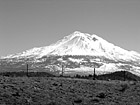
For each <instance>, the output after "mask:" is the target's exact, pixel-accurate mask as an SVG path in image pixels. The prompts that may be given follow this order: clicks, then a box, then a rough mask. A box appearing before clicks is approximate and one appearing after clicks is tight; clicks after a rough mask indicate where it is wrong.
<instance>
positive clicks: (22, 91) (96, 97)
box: [0, 76, 140, 105]
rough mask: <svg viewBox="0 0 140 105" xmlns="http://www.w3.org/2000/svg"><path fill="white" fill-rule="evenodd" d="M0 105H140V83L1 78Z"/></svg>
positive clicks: (23, 77)
mask: <svg viewBox="0 0 140 105" xmlns="http://www.w3.org/2000/svg"><path fill="white" fill-rule="evenodd" d="M0 105H140V82H139V81H120V80H112V81H105V80H92V79H80V78H64V77H26V76H22V77H8V76H0Z"/></svg>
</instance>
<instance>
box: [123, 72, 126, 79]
mask: <svg viewBox="0 0 140 105" xmlns="http://www.w3.org/2000/svg"><path fill="white" fill-rule="evenodd" d="M123 76H124V81H125V79H126V77H125V70H124V71H123Z"/></svg>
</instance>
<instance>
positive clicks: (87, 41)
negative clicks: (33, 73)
mask: <svg viewBox="0 0 140 105" xmlns="http://www.w3.org/2000/svg"><path fill="white" fill-rule="evenodd" d="M62 56H63V57H64V56H65V58H66V59H65V61H66V62H67V65H72V63H73V65H75V66H74V67H70V66H69V67H66V69H65V70H66V71H78V72H81V71H84V72H89V73H92V72H91V71H93V67H91V65H92V63H98V64H99V65H100V66H99V67H98V68H97V70H98V71H99V72H100V73H106V72H113V71H117V70H123V69H125V70H126V68H127V70H129V71H131V72H132V73H135V74H137V75H140V70H139V69H140V67H139V64H140V54H139V53H137V52H135V51H127V50H124V49H122V48H120V47H118V46H115V45H114V44H111V43H109V42H108V41H106V40H104V39H102V38H101V37H99V36H97V35H95V34H93V35H90V34H88V33H81V32H79V31H76V32H74V33H72V34H70V35H68V36H66V37H64V38H63V39H61V40H59V41H57V42H56V43H54V44H51V45H50V46H45V47H39V48H33V49H30V50H27V51H25V52H22V53H18V54H12V55H8V56H6V57H2V59H1V60H2V61H5V62H6V61H7V62H10V64H11V62H22V65H23V64H24V63H23V62H25V61H26V60H27V59H29V61H30V62H34V64H36V65H37V66H36V65H33V63H32V67H34V68H36V67H42V68H49V69H50V65H51V67H52V65H53V67H55V69H58V70H59V69H61V67H60V60H59V59H60V58H61V57H62ZM50 57H53V62H54V63H52V62H50V61H52V58H51V59H50ZM48 59H49V60H50V61H49V60H48ZM2 61H1V62H2ZM46 61H47V62H50V63H47V64H44V63H45V62H46ZM63 61H64V60H63ZM38 62H40V65H39V64H38ZM41 62H42V64H41ZM83 62H88V63H89V62H90V63H89V64H90V65H87V64H86V63H83ZM91 62H92V63H91ZM82 64H83V65H82ZM1 65H2V63H1ZM7 65H8V64H7ZM76 65H77V66H76ZM81 65H82V66H81ZM128 67H129V68H128ZM52 70H53V69H52Z"/></svg>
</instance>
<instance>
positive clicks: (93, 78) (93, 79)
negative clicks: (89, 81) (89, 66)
mask: <svg viewBox="0 0 140 105" xmlns="http://www.w3.org/2000/svg"><path fill="white" fill-rule="evenodd" d="M95 76H96V75H95V66H94V74H93V80H95V79H96V77H95Z"/></svg>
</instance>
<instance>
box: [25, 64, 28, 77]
mask: <svg viewBox="0 0 140 105" xmlns="http://www.w3.org/2000/svg"><path fill="white" fill-rule="evenodd" d="M28 72H29V66H28V64H27V72H26V73H27V74H26V75H27V77H29V75H28Z"/></svg>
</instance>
